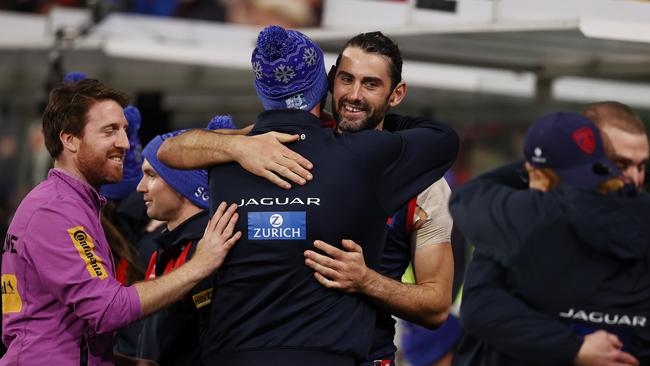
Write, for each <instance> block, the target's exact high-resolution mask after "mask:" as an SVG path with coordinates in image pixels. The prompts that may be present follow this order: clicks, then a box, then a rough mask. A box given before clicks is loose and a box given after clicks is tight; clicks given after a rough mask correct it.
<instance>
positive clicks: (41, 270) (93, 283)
mask: <svg viewBox="0 0 650 366" xmlns="http://www.w3.org/2000/svg"><path fill="white" fill-rule="evenodd" d="M62 206H69V207H62ZM64 213H65V214H64ZM37 225H40V227H36V226H37ZM96 225H97V224H95V225H93V223H92V222H90V219H89V218H88V216H87V215H86V214H85V213H84V212H83V211H81V210H79V209H75V208H74V207H73V204H71V203H63V204H61V205H59V206H58V207H56V208H53V207H47V206H46V207H43V208H41V209H39V210H38V211H37V212H36V213H35V215H34V217H33V218H32V219H31V220H30V223H29V226H28V230H27V232H28V233H29V234H28V237H27V238H26V240H25V258H26V260H27V261H28V262H29V263H30V264H31V265H32V266H33V268H34V269H35V270H36V272H37V274H38V277H39V279H40V281H41V282H42V283H43V285H44V287H46V288H48V289H49V290H50V292H51V293H52V295H53V296H55V297H56V298H57V299H58V300H59V301H60V302H61V303H62V304H65V305H66V306H68V307H69V308H70V309H72V311H73V312H74V314H75V315H76V316H77V317H79V318H81V319H84V320H85V321H86V322H87V323H88V325H89V326H90V328H91V330H92V331H94V332H95V333H96V334H101V333H108V332H112V331H115V330H117V329H119V328H122V327H124V326H126V325H128V324H130V323H131V322H133V321H135V320H137V319H139V318H140V317H141V316H142V309H141V306H140V298H139V296H138V293H137V291H136V289H135V288H133V287H125V286H123V285H122V284H120V283H119V282H118V281H117V280H116V279H115V278H114V276H113V268H112V262H111V259H110V258H105V255H104V254H103V253H107V252H108V251H109V250H110V249H106V250H104V251H101V250H100V248H99V246H108V243H106V239H105V238H97V237H95V234H94V232H93V230H94V229H93V228H95V227H96ZM44 228H46V229H44Z"/></svg>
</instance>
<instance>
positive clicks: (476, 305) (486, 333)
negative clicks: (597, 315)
mask: <svg viewBox="0 0 650 366" xmlns="http://www.w3.org/2000/svg"><path fill="white" fill-rule="evenodd" d="M506 275H507V272H506V270H505V269H504V268H503V267H501V266H500V265H499V264H498V263H496V262H495V261H493V260H492V259H490V258H489V257H486V256H484V255H482V254H481V253H479V252H475V253H474V259H473V260H472V261H471V262H470V264H469V267H468V269H467V274H466V277H465V279H466V280H465V289H464V292H463V301H462V304H461V320H462V322H463V327H464V328H465V330H466V331H467V332H469V333H470V334H472V335H473V336H475V337H477V338H479V339H481V340H482V341H483V342H485V343H487V344H489V345H490V346H492V347H494V348H495V349H496V350H497V351H499V352H502V353H504V354H507V355H508V356H510V357H513V358H515V359H517V360H520V361H521V362H524V363H526V364H530V365H540V366H541V365H571V364H573V360H574V359H575V357H576V355H577V354H578V351H579V349H580V346H581V345H582V340H581V339H579V338H578V337H577V336H576V335H575V334H574V333H573V332H572V331H571V330H570V329H569V328H568V327H567V326H566V325H565V324H564V323H562V322H561V321H559V320H557V319H555V318H553V317H552V316H549V315H547V314H545V313H542V312H540V311H538V310H537V309H534V308H532V307H531V306H530V305H528V304H527V303H526V302H524V301H523V300H521V299H520V298H519V297H517V296H516V295H515V294H513V293H512V292H511V291H510V290H509V289H508V287H507V285H506V281H507V280H506Z"/></svg>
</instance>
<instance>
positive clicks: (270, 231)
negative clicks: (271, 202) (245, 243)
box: [248, 211, 307, 240]
mask: <svg viewBox="0 0 650 366" xmlns="http://www.w3.org/2000/svg"><path fill="white" fill-rule="evenodd" d="M306 216H307V215H306V213H305V211H287V212H249V213H248V240H305V239H306V238H307V220H306Z"/></svg>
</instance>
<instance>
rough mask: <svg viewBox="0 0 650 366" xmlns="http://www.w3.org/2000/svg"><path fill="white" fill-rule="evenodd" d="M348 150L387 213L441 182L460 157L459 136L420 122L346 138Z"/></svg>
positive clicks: (449, 129)
mask: <svg viewBox="0 0 650 366" xmlns="http://www.w3.org/2000/svg"><path fill="white" fill-rule="evenodd" d="M346 142H347V147H348V149H349V150H351V151H352V153H353V154H354V155H355V156H356V157H357V158H358V159H359V162H360V164H361V165H362V166H363V167H364V168H365V169H366V171H367V172H369V181H370V182H371V184H372V185H373V187H374V188H375V190H376V192H377V197H378V199H379V200H380V201H381V203H382V206H383V208H384V210H385V212H386V213H391V212H394V211H395V210H397V209H398V208H399V207H400V206H401V205H403V204H404V203H405V202H407V201H408V200H410V199H411V198H413V197H415V196H416V195H417V194H419V193H420V192H422V191H424V190H425V189H426V188H427V187H429V186H430V185H431V184H432V183H433V182H435V181H437V180H439V179H440V178H442V176H443V175H444V174H445V172H446V171H447V169H449V168H450V167H451V165H452V164H453V162H454V160H455V159H456V156H457V155H458V135H457V134H456V132H454V130H452V129H451V128H449V127H448V126H446V125H444V124H442V123H439V122H436V121H432V120H425V119H423V120H421V121H420V122H419V123H418V124H417V127H414V128H411V129H408V130H404V131H398V132H385V131H384V132H380V131H361V132H357V133H354V134H348V135H347V136H346Z"/></svg>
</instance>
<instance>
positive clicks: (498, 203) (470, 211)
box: [449, 162, 555, 265]
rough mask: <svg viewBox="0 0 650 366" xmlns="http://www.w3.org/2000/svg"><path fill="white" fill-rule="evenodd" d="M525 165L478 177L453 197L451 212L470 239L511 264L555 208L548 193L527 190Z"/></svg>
mask: <svg viewBox="0 0 650 366" xmlns="http://www.w3.org/2000/svg"><path fill="white" fill-rule="evenodd" d="M522 165H523V164H522V162H516V163H512V164H509V165H506V166H504V167H501V168H498V169H495V170H493V171H491V172H488V173H486V174H484V175H482V176H479V177H478V178H475V179H473V180H471V181H469V182H467V183H465V184H464V185H462V186H461V187H460V188H458V189H457V190H456V191H455V192H454V194H452V197H451V199H450V200H449V212H450V213H451V216H452V217H453V219H454V223H455V224H456V225H458V228H459V229H460V231H461V232H462V233H463V235H465V237H466V238H467V240H468V241H469V242H471V243H472V244H474V245H475V246H476V247H477V248H478V249H479V250H481V252H482V253H484V254H487V255H489V256H490V257H492V258H495V259H497V260H498V261H499V263H502V264H505V265H508V264H509V263H510V261H511V260H512V258H513V257H514V256H516V255H517V253H518V252H519V251H520V249H521V248H522V247H523V245H524V244H525V242H526V238H527V237H528V236H529V235H531V233H533V232H534V230H535V228H537V227H539V226H540V225H541V223H543V222H544V221H545V220H546V219H547V218H548V215H549V213H552V212H553V211H554V210H555V208H554V207H553V206H549V205H551V204H552V203H551V201H550V200H548V199H545V196H544V195H545V193H542V192H540V191H537V190H531V189H522V188H524V187H526V185H524V184H523V183H522V180H521V174H522V172H521V167H522Z"/></svg>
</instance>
